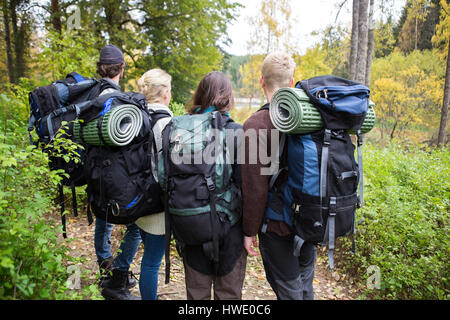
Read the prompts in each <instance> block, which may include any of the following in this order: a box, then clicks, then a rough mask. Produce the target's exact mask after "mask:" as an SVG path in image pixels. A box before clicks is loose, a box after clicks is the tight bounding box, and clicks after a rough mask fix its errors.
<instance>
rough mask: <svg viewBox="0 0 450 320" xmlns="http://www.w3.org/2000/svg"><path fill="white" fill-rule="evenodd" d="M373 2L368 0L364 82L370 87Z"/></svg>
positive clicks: (373, 41)
mask: <svg viewBox="0 0 450 320" xmlns="http://www.w3.org/2000/svg"><path fill="white" fill-rule="evenodd" d="M374 2H375V0H370V9H369V33H368V43H367V64H366V78H365V81H364V84H365V85H366V87H370V69H371V68H372V60H373V50H374V48H375V33H374V29H375V22H374V20H373V14H374Z"/></svg>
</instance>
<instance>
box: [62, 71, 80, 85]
mask: <svg viewBox="0 0 450 320" xmlns="http://www.w3.org/2000/svg"><path fill="white" fill-rule="evenodd" d="M68 77H72V78H73V79H74V80H75V81H76V82H77V83H78V82H81V81H84V77H83V76H82V75H81V74H79V73H76V72H71V73H69V74H68V75H67V76H66V78H68Z"/></svg>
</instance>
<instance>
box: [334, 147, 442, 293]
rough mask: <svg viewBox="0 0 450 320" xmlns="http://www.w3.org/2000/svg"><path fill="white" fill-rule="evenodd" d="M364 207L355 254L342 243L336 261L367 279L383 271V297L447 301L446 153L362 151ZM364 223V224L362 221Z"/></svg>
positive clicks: (388, 149) (414, 149) (390, 149)
mask: <svg viewBox="0 0 450 320" xmlns="http://www.w3.org/2000/svg"><path fill="white" fill-rule="evenodd" d="M364 149H365V150H364V179H365V180H364V187H365V189H364V201H365V203H364V207H363V208H362V209H361V210H358V213H357V221H358V220H359V221H360V223H361V224H360V225H357V235H356V253H355V255H349V254H348V252H349V248H350V241H349V240H348V239H345V240H344V241H340V242H341V243H343V245H342V247H341V248H340V250H339V252H340V254H341V255H343V256H345V259H338V263H340V266H341V267H343V268H344V269H345V270H347V271H352V273H356V274H358V275H360V276H361V277H362V280H363V279H365V278H366V277H367V276H368V275H366V270H367V268H368V267H369V266H371V265H374V266H378V267H379V268H380V271H381V290H375V289H374V290H369V289H367V291H366V294H368V295H371V296H377V297H382V298H387V299H449V298H450V291H449V285H450V283H449V277H450V268H449V258H450V257H449V244H450V241H449V240H450V233H449V206H450V152H449V150H448V149H420V148H419V147H412V148H409V150H408V149H402V148H401V147H399V146H397V145H394V144H391V145H389V146H387V147H386V148H383V149H379V148H377V147H375V146H373V145H366V146H365V147H364ZM361 220H362V222H361Z"/></svg>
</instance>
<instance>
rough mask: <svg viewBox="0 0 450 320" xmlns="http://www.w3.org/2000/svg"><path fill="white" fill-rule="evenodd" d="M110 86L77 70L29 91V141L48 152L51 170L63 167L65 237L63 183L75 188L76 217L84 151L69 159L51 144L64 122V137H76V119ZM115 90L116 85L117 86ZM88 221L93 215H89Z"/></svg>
mask: <svg viewBox="0 0 450 320" xmlns="http://www.w3.org/2000/svg"><path fill="white" fill-rule="evenodd" d="M108 88H114V87H113V86H112V85H111V83H110V82H108V81H107V80H105V79H95V78H85V77H83V76H81V75H80V74H78V73H76V72H71V73H69V74H68V75H67V76H66V78H65V79H61V80H57V81H55V82H53V83H51V84H49V85H47V86H43V87H38V88H36V89H35V90H33V91H32V92H30V93H29V104H30V117H29V123H28V132H29V138H30V143H31V144H33V145H36V146H41V147H42V148H43V151H44V152H45V153H47V154H48V157H49V167H50V169H51V170H59V169H62V170H64V173H65V174H67V175H68V176H65V175H63V177H62V181H61V183H60V185H59V187H58V188H59V202H60V206H61V220H62V225H63V236H64V238H66V237H67V235H66V218H65V215H63V212H64V211H65V206H64V193H63V186H70V187H71V189H72V208H73V212H74V215H75V216H78V210H77V203H76V192H75V187H77V186H83V185H85V184H86V180H85V178H84V175H83V166H84V154H83V150H82V149H80V148H79V149H78V150H77V151H76V152H77V154H78V160H79V161H75V160H73V159H72V160H70V161H69V162H66V161H65V160H64V158H63V157H59V156H52V152H51V146H50V145H49V144H51V142H52V140H53V138H54V137H55V135H56V133H57V132H58V130H59V129H60V128H61V125H62V122H63V121H67V122H69V127H68V132H67V134H65V135H64V138H68V139H71V140H74V139H73V134H72V130H73V122H70V121H73V120H76V119H77V118H78V116H79V115H80V113H81V112H83V111H84V110H85V109H87V108H89V106H90V104H91V103H90V101H91V100H92V99H94V98H96V97H98V96H99V94H100V93H101V92H102V91H103V90H105V89H108ZM114 89H116V88H114ZM33 130H35V131H36V134H37V136H38V140H37V141H33V138H32V136H31V132H32V131H33ZM88 221H89V224H91V223H92V217H91V216H90V215H89V214H88Z"/></svg>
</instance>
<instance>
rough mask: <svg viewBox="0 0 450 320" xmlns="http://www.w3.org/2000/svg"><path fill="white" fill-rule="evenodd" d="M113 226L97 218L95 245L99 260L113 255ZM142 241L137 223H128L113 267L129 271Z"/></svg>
mask: <svg viewBox="0 0 450 320" xmlns="http://www.w3.org/2000/svg"><path fill="white" fill-rule="evenodd" d="M113 227H114V225H113V224H111V223H107V222H106V221H104V220H102V219H99V218H96V219H95V234H94V245H95V253H96V255H97V261H98V262H101V261H103V260H105V259H108V258H111V257H112V256H113V255H112V253H111V230H112V229H113ZM140 243H141V235H140V232H139V227H138V226H137V225H136V224H135V223H130V224H128V225H127V231H126V232H125V236H124V237H123V240H122V242H121V244H120V247H119V251H118V253H117V256H116V257H115V259H114V262H113V264H112V268H113V269H119V270H121V271H128V269H130V265H131V263H132V262H133V259H134V256H135V255H136V252H137V250H138V248H139V245H140Z"/></svg>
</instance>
